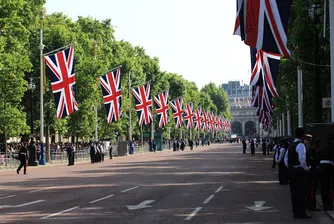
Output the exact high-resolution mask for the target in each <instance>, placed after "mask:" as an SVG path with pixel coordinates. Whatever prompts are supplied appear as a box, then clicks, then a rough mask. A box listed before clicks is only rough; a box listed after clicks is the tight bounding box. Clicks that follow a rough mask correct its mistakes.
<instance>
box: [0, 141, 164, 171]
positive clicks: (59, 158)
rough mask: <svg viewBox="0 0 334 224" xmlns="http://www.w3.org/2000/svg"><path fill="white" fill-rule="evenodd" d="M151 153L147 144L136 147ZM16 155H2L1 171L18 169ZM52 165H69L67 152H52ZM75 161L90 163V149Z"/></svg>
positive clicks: (136, 150)
mask: <svg viewBox="0 0 334 224" xmlns="http://www.w3.org/2000/svg"><path fill="white" fill-rule="evenodd" d="M164 149H168V146H167V145H166V146H164V147H163V150H164ZM117 152H118V144H116V145H113V146H112V156H115V157H116V156H118V153H117ZM148 152H150V148H149V145H148V144H147V143H145V144H144V145H143V147H141V146H140V145H139V144H135V145H134V153H135V154H139V153H148ZM17 154H18V153H17V152H16V153H12V154H7V155H6V154H4V153H0V170H10V169H17V167H18V166H19V165H20V161H19V160H17V159H15V158H13V156H14V157H15V156H17ZM104 157H105V158H109V150H108V149H106V150H105V152H104ZM50 159H51V161H50V163H51V164H67V163H68V157H67V152H66V151H62V150H61V151H57V150H51V152H50ZM74 161H75V162H85V161H90V154H89V147H84V148H83V149H82V150H77V151H76V152H75V154H74Z"/></svg>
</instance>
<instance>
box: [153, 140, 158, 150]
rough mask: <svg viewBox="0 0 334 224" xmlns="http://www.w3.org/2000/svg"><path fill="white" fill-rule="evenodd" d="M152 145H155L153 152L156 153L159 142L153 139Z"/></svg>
mask: <svg viewBox="0 0 334 224" xmlns="http://www.w3.org/2000/svg"><path fill="white" fill-rule="evenodd" d="M152 147H153V152H154V153H155V152H156V150H157V144H156V143H155V141H154V140H153V141H152Z"/></svg>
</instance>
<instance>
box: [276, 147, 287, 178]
mask: <svg viewBox="0 0 334 224" xmlns="http://www.w3.org/2000/svg"><path fill="white" fill-rule="evenodd" d="M287 148H288V144H287V143H282V146H281V148H280V149H278V150H277V153H278V157H277V158H278V160H277V163H278V181H279V184H281V185H286V184H288V183H289V182H288V179H287V175H286V172H287V171H286V170H287V167H286V166H285V164H284V156H285V153H286V152H287Z"/></svg>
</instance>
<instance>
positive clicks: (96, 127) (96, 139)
mask: <svg viewBox="0 0 334 224" xmlns="http://www.w3.org/2000/svg"><path fill="white" fill-rule="evenodd" d="M93 47H94V61H96V48H97V42H96V40H94V42H93ZM94 112H95V122H96V124H95V142H98V140H99V136H98V120H97V105H96V106H95V107H94Z"/></svg>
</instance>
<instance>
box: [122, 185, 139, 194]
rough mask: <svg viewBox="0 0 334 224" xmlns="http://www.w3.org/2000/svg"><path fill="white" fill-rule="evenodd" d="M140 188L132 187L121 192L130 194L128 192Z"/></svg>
mask: <svg viewBox="0 0 334 224" xmlns="http://www.w3.org/2000/svg"><path fill="white" fill-rule="evenodd" d="M138 187H139V186H136V187H132V188H129V189H126V190H124V191H121V192H122V193H125V192H128V191H131V190H134V189H136V188H138Z"/></svg>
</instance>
